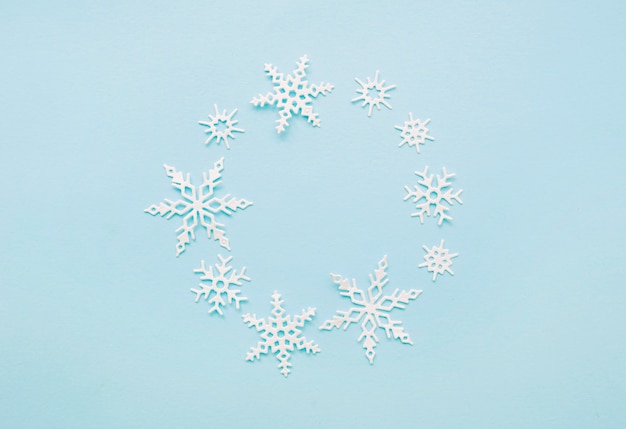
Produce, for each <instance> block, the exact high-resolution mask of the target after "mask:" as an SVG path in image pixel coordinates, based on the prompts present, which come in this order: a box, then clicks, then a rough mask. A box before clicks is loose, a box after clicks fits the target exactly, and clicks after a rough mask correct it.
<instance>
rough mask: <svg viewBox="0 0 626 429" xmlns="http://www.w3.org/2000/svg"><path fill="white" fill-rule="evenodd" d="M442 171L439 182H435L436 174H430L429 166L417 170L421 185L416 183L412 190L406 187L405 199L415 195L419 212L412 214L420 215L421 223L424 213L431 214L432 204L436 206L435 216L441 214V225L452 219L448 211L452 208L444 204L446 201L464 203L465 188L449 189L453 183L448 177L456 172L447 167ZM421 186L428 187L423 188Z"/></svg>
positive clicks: (414, 198)
mask: <svg viewBox="0 0 626 429" xmlns="http://www.w3.org/2000/svg"><path fill="white" fill-rule="evenodd" d="M442 171H443V173H442V175H441V176H440V175H437V183H436V184H434V183H433V180H434V174H431V175H428V167H424V171H421V172H420V171H416V172H415V174H416V175H418V176H419V177H421V179H420V180H418V182H417V183H419V185H415V189H414V190H411V188H410V187H409V186H405V187H404V189H405V190H406V191H407V195H406V196H405V197H404V201H406V200H408V199H409V198H411V197H413V202H414V203H416V204H415V206H416V207H417V209H418V211H417V212H415V213H411V216H418V217H419V218H420V221H421V223H424V214H426V216H430V209H431V206H434V207H435V211H434V213H433V217H436V216H439V225H441V224H442V223H443V221H444V220H445V219H448V220H452V216H450V215H448V214H447V213H446V212H447V211H448V210H450V208H449V207H447V206H446V205H444V204H443V202H444V201H445V202H447V203H448V204H450V205H452V204H454V202H455V201H456V202H458V203H460V204H463V201H461V197H460V195H461V192H463V190H462V189H461V190H459V191H457V192H453V191H452V189H449V188H450V185H451V183H450V182H449V181H448V179H450V178H452V177H454V176H455V174H449V173H448V172H446V168H445V167H444V168H443V169H442ZM420 186H423V187H424V188H426V189H422V188H420Z"/></svg>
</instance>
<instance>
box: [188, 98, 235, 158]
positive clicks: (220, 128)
mask: <svg viewBox="0 0 626 429" xmlns="http://www.w3.org/2000/svg"><path fill="white" fill-rule="evenodd" d="M214 107H215V116H213V115H209V121H208V122H203V121H199V122H198V124H200V125H202V126H203V127H207V129H206V130H205V133H206V134H207V135H208V138H207V139H206V141H205V142H204V144H206V145H208V144H209V143H210V142H211V140H213V139H215V141H216V143H217V144H220V141H223V142H224V144H225V145H226V149H230V144H229V142H228V138H231V139H234V138H235V136H234V135H233V133H243V132H244V131H245V130H243V129H242V128H236V127H235V125H236V124H237V123H238V122H239V121H237V120H235V119H233V118H234V116H235V114H236V113H237V109H235V110H233V111H232V112H231V113H230V114H226V109H224V111H223V112H222V113H220V111H219V110H218V108H217V104H215V105H214Z"/></svg>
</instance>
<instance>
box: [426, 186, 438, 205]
mask: <svg viewBox="0 0 626 429" xmlns="http://www.w3.org/2000/svg"><path fill="white" fill-rule="evenodd" d="M428 201H429V202H430V203H431V204H436V203H437V201H439V191H437V190H436V189H431V190H430V193H429V194H428Z"/></svg>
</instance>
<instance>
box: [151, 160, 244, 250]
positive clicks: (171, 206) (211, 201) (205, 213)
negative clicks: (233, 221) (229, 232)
mask: <svg viewBox="0 0 626 429" xmlns="http://www.w3.org/2000/svg"><path fill="white" fill-rule="evenodd" d="M164 167H165V172H166V173H167V176H168V177H170V178H171V179H172V186H173V187H174V188H176V189H178V191H179V192H180V193H181V195H182V197H183V199H179V200H177V201H171V200H169V199H167V198H166V199H165V200H164V202H162V203H160V204H158V205H156V204H154V205H152V206H150V207H148V208H147V209H146V210H145V212H146V213H149V214H151V215H153V216H156V215H160V216H163V217H165V218H167V219H170V218H171V217H172V216H174V215H177V216H182V217H183V224H182V225H181V226H180V228H178V229H177V230H176V231H177V232H178V231H180V234H179V235H178V237H177V238H178V243H177V244H176V256H178V255H180V254H181V253H182V252H184V251H185V248H186V246H187V244H189V243H190V241H191V239H192V238H193V239H194V240H195V235H194V230H195V229H196V227H197V226H198V224H200V225H202V226H203V227H204V228H205V229H206V231H207V236H208V237H209V238H211V237H212V238H213V239H214V240H217V241H219V243H220V246H222V247H224V248H226V249H228V250H230V244H229V241H228V238H226V236H225V232H224V230H223V229H222V227H223V226H224V225H223V224H221V223H217V221H216V220H215V215H216V214H218V213H223V214H226V215H231V214H232V213H233V212H235V211H236V210H237V209H245V208H246V207H248V206H250V205H252V203H251V202H250V201H246V200H244V199H237V198H230V199H229V197H230V194H226V195H224V196H223V197H220V198H218V197H216V196H215V195H214V194H215V187H216V186H218V185H219V184H220V183H221V181H222V180H221V179H222V170H223V169H224V158H220V160H219V161H217V162H216V163H215V164H214V165H213V168H212V169H210V170H209V175H208V177H207V174H206V173H202V176H203V178H204V180H203V182H202V184H201V185H200V186H198V187H195V186H193V185H192V184H191V180H190V179H189V173H187V176H186V177H184V176H183V173H181V172H179V171H177V170H176V168H174V167H170V166H169V165H167V164H165V165H164Z"/></svg>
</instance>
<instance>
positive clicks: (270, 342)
mask: <svg viewBox="0 0 626 429" xmlns="http://www.w3.org/2000/svg"><path fill="white" fill-rule="evenodd" d="M283 302H284V301H283V300H282V299H281V298H280V294H279V293H278V292H276V291H275V292H274V294H273V295H272V301H271V304H272V316H271V317H268V318H267V320H265V319H258V318H257V317H256V315H255V314H253V315H250V314H244V315H243V316H242V318H243V321H244V323H245V324H246V325H248V327H250V328H252V327H254V328H256V330H257V331H258V332H261V339H262V341H259V342H258V343H257V345H256V346H253V347H251V348H250V351H249V352H248V353H247V355H246V360H248V361H254V360H256V359H260V358H261V355H262V354H267V353H269V352H271V353H273V354H275V355H276V359H278V362H279V364H278V368H279V369H280V372H281V373H282V374H283V375H284V376H285V377H287V376H288V375H289V373H290V372H291V369H290V368H291V362H289V359H290V358H291V352H292V351H294V350H303V351H305V352H306V353H312V354H315V353H319V352H320V348H319V346H318V345H317V344H315V343H314V342H313V341H307V339H306V338H305V337H303V336H302V335H301V334H302V331H301V329H300V328H302V327H303V326H304V325H305V323H306V322H309V321H311V320H312V319H313V316H315V308H312V307H310V308H308V309H307V310H302V313H301V314H300V315H298V316H294V317H293V319H292V317H291V316H285V310H284V309H283V307H282V304H283Z"/></svg>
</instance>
